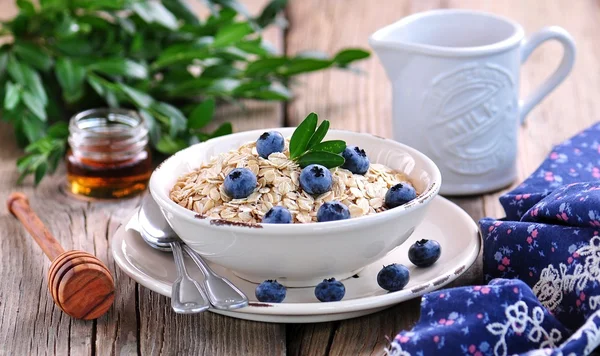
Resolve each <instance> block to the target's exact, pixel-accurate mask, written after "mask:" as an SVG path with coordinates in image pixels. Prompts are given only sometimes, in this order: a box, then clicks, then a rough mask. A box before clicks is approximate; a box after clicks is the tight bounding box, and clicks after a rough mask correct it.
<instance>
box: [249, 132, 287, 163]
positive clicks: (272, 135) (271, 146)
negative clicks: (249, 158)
mask: <svg viewBox="0 0 600 356" xmlns="http://www.w3.org/2000/svg"><path fill="white" fill-rule="evenodd" d="M284 147H285V140H284V139H283V135H282V134H281V133H279V132H277V131H269V132H265V133H263V134H262V135H260V137H259V138H258V140H256V151H257V152H258V154H259V155H260V156H261V157H262V158H269V155H270V154H271V153H274V152H283V148H284Z"/></svg>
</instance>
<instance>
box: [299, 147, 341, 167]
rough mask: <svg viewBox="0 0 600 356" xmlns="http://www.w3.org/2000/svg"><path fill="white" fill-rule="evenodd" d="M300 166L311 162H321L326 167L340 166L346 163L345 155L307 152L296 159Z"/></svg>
mask: <svg viewBox="0 0 600 356" xmlns="http://www.w3.org/2000/svg"><path fill="white" fill-rule="evenodd" d="M296 162H298V164H299V165H300V167H302V168H304V167H306V166H308V165H311V164H320V165H322V166H325V167H326V168H334V167H339V166H341V165H342V164H344V162H345V160H344V157H342V156H340V155H337V154H335V153H331V152H321V151H318V152H307V153H305V154H303V155H302V156H300V158H298V159H297V160H296Z"/></svg>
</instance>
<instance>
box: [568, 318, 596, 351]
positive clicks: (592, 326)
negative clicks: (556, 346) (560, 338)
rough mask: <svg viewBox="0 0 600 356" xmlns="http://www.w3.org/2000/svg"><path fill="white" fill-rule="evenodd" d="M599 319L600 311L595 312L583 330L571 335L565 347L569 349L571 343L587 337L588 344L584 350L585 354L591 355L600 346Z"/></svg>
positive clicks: (580, 329)
mask: <svg viewBox="0 0 600 356" xmlns="http://www.w3.org/2000/svg"><path fill="white" fill-rule="evenodd" d="M598 318H600V311H597V312H595V313H594V314H593V315H592V316H591V317H590V318H589V319H588V321H587V322H586V323H585V324H583V326H582V327H581V328H579V329H578V330H577V331H576V332H575V333H574V334H573V335H571V337H570V338H569V339H567V341H565V342H564V344H563V345H564V347H568V344H569V343H570V342H576V341H578V340H580V339H581V338H582V337H583V336H586V337H587V343H586V346H585V348H584V349H583V354H584V355H589V354H591V353H592V351H594V349H595V348H596V347H598V345H600V327H599V326H598V324H597V323H598V320H596V319H598Z"/></svg>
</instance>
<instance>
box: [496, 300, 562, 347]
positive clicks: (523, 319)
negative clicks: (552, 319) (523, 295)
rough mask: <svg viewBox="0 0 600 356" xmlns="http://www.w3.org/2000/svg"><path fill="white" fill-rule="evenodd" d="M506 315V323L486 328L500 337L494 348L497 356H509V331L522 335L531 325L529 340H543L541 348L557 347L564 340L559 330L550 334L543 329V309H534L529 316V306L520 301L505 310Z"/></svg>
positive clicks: (553, 330) (554, 330) (551, 331)
mask: <svg viewBox="0 0 600 356" xmlns="http://www.w3.org/2000/svg"><path fill="white" fill-rule="evenodd" d="M504 314H505V315H506V319H507V320H506V322H504V323H498V322H497V323H491V324H489V325H487V326H486V328H487V330H488V331H489V332H490V333H492V334H493V335H498V336H500V339H499V340H498V342H497V343H496V345H495V346H494V355H496V356H498V355H501V356H506V355H507V345H506V336H507V334H508V333H509V331H512V332H515V333H517V334H522V333H524V332H525V330H526V329H527V327H528V326H529V325H530V324H531V330H530V331H529V333H528V334H527V338H528V339H529V340H530V341H533V342H540V341H541V340H542V339H543V340H544V341H542V342H541V343H540V348H544V347H556V345H557V344H558V342H559V341H560V340H561V339H562V335H561V333H560V331H559V330H557V329H552V330H550V332H548V331H547V330H545V329H544V328H543V327H542V322H543V321H544V310H543V309H542V308H541V307H534V308H533V310H532V313H531V316H529V313H528V308H527V304H526V303H525V302H524V301H522V300H520V301H518V302H516V303H515V304H513V305H510V306H508V307H507V308H506V309H505V310H504Z"/></svg>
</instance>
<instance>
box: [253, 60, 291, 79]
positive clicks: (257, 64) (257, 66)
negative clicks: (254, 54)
mask: <svg viewBox="0 0 600 356" xmlns="http://www.w3.org/2000/svg"><path fill="white" fill-rule="evenodd" d="M287 62H288V58H285V57H275V58H263V59H258V60H256V61H254V62H252V63H250V64H248V66H247V67H246V71H245V74H246V75H247V76H255V75H262V74H266V73H271V72H275V70H276V69H277V68H279V67H281V66H282V65H284V64H286V63H287Z"/></svg>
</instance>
